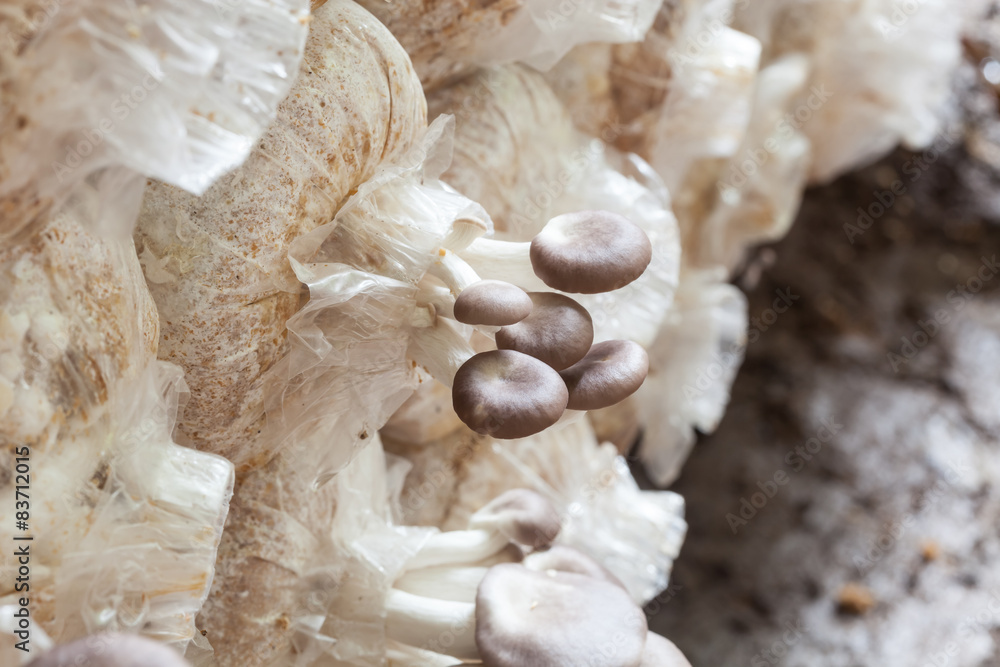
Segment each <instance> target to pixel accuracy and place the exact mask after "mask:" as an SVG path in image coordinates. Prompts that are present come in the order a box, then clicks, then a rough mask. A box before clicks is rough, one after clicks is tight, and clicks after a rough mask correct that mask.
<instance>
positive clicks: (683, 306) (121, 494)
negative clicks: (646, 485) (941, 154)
mask: <svg viewBox="0 0 1000 667" xmlns="http://www.w3.org/2000/svg"><path fill="white" fill-rule="evenodd" d="M893 2H894V0H870V1H869V2H866V3H862V4H864V7H863V8H861V9H858V8H856V7H854V5H856V4H858V3H856V2H848V1H846V0H810V1H809V2H804V3H798V4H802V5H803V6H804V7H805V6H806V5H808V7H805V9H804V13H803V18H804V19H805V20H803V21H789V20H788V18H789V17H788V16H787V11H786V10H787V9H788V8H787V7H785V5H788V4H795V3H751V5H752V6H751V5H748V6H741V7H736V5H737V4H739V5H744V4H746V3H735V2H734V0H665V1H664V0H634V1H630V2H627V3H618V4H616V5H615V6H614V7H611V6H610V5H609V3H590V4H587V3H584V4H583V5H580V6H578V7H575V8H573V9H574V11H572V12H569V13H568V14H567V13H566V12H565V11H564V9H565V7H564V5H565V3H561V4H560V0H499V1H498V2H495V3H479V4H478V5H477V4H476V3H471V4H470V3H468V2H466V1H465V0H394V2H392V3H385V2H381V1H378V2H376V1H375V0H359V2H355V0H311V1H310V0H245V1H240V0H225V1H216V2H204V1H202V0H144V2H142V3H136V2H131V1H130V0H74V2H65V3H59V2H56V3H44V2H41V0H6V2H5V5H4V10H3V11H0V32H2V33H3V34H4V35H5V37H6V38H5V39H3V40H0V210H2V211H3V216H2V217H0V239H2V241H3V243H2V247H0V471H2V470H10V469H13V468H14V467H15V466H14V464H15V462H16V463H17V464H18V466H17V467H18V468H21V466H27V467H30V473H31V479H32V480H33V481H35V482H37V481H39V480H41V481H44V484H35V485H34V487H33V488H31V489H30V498H31V501H32V502H31V511H30V517H28V519H30V520H28V519H26V520H25V521H24V524H27V525H28V526H29V528H27V529H25V528H20V527H18V523H16V522H15V520H14V519H15V514H17V515H18V520H19V521H20V513H21V512H22V510H21V509H20V508H19V507H17V505H16V503H15V501H16V500H19V497H18V496H17V495H15V494H20V493H22V490H21V488H20V484H21V482H20V481H17V479H16V478H15V476H14V475H4V474H0V541H4V542H5V543H6V542H11V540H12V539H13V538H14V537H15V536H18V537H19V536H21V535H22V534H23V533H28V534H30V539H31V540H32V542H31V545H32V552H31V567H32V572H31V582H30V583H31V586H30V591H28V590H25V591H24V592H23V593H22V592H21V591H20V590H15V587H14V586H13V582H14V581H15V576H19V573H20V572H21V566H22V564H21V563H20V562H19V561H18V560H17V558H18V557H17V556H16V555H15V554H14V552H13V551H11V550H4V552H3V553H0V634H3V635H4V636H7V635H9V632H8V631H9V630H10V629H11V628H12V627H14V625H13V624H12V619H17V627H18V628H22V627H24V626H23V625H22V623H28V626H27V628H26V629H24V630H21V629H18V630H17V631H16V632H17V634H18V637H19V638H20V635H21V634H22V633H23V634H30V635H31V649H32V653H31V655H27V654H25V655H21V654H20V653H21V649H19V648H14V646H16V645H15V644H13V643H12V642H7V641H5V642H3V643H2V644H0V664H4V665H6V664H15V663H16V664H26V663H27V662H28V660H29V659H35V658H37V659H36V660H35V662H34V663H32V667H62V666H63V665H69V664H74V665H76V664H89V665H91V667H138V665H143V666H144V667H182V665H185V664H186V663H185V660H187V661H190V662H191V663H194V664H196V665H198V666H199V667H203V666H208V665H211V666H212V667H286V666H290V665H296V666H306V665H327V664H336V665H351V666H353V667H367V666H369V665H373V664H379V665H381V664H385V663H386V661H388V662H389V665H390V667H416V666H417V665H425V666H426V665H435V666H437V665H440V666H441V667H454V666H455V664H456V663H457V662H460V661H461V662H462V663H463V664H468V663H469V662H479V663H482V664H486V665H487V666H493V667H496V666H502V667H506V666H507V665H515V664H516V665H538V666H541V667H544V666H546V665H560V666H561V665H574V666H575V665H609V666H610V665H620V666H624V667H652V666H653V665H659V666H661V667H663V666H667V667H674V666H675V665H684V664H686V661H685V660H684V658H683V656H681V655H680V654H679V652H678V651H677V650H676V648H675V647H674V646H673V645H672V644H670V643H669V642H667V641H666V640H663V639H662V638H659V637H657V636H655V635H651V634H648V628H647V626H646V623H645V621H644V619H643V617H642V614H641V606H642V605H643V604H645V603H646V602H647V601H649V600H651V599H653V598H654V597H655V596H656V595H657V594H658V593H659V592H660V591H662V590H663V589H664V588H665V587H666V585H667V583H668V581H669V577H670V572H671V567H672V564H673V561H674V559H675V558H676V557H677V555H678V552H679V549H680V544H681V543H682V541H683V538H684V534H685V530H686V524H685V522H684V520H683V499H682V498H681V497H680V496H678V495H677V494H674V493H671V492H668V491H651V490H645V491H643V490H640V489H639V486H638V484H637V483H636V482H635V479H634V478H633V477H632V474H631V471H630V467H629V465H628V463H627V462H626V461H625V459H624V458H623V457H622V456H620V455H619V453H620V452H622V451H624V450H625V449H626V448H628V447H631V446H632V445H634V444H635V442H636V434H637V433H638V432H639V430H640V429H642V433H643V440H642V448H643V449H642V450H641V451H640V455H639V461H640V462H641V463H642V464H643V465H644V467H645V471H646V473H647V475H648V477H649V478H650V479H652V480H653V482H654V483H655V484H658V485H660V486H664V485H666V484H667V483H668V482H670V481H671V479H673V478H674V477H675V476H676V474H677V471H678V470H679V467H680V465H681V464H682V463H683V459H684V457H685V456H686V454H687V451H688V450H689V448H690V446H691V445H692V444H693V443H694V441H695V430H696V429H697V430H698V431H701V432H708V431H711V430H712V429H714V428H715V426H716V425H717V424H718V421H719V419H720V418H721V416H722V413H723V408H724V407H725V404H726V402H727V400H728V386H729V384H730V382H731V380H732V377H733V375H734V374H735V372H736V368H737V367H738V365H739V361H740V359H741V355H742V348H743V345H744V343H745V339H746V325H747V319H746V315H747V313H746V304H745V301H744V300H743V297H742V295H741V294H740V292H739V291H738V290H737V289H736V288H735V287H733V286H732V285H730V284H729V283H728V280H729V271H730V270H731V269H733V268H734V267H735V266H737V264H738V263H739V262H740V261H741V257H742V256H743V254H744V252H745V249H746V247H747V246H748V244H750V243H752V242H756V241H761V240H764V239H772V238H776V237H778V236H780V235H781V234H783V233H784V232H785V230H786V229H787V227H788V225H789V224H790V222H791V220H792V218H793V217H794V211H795V208H796V206H797V203H798V200H799V197H800V195H801V191H802V189H803V187H804V184H805V183H807V182H809V181H817V180H822V179H825V178H828V177H831V176H832V175H834V174H836V173H840V172H842V171H843V170H845V169H847V168H848V167H850V166H852V165H854V164H858V163H859V162H862V161H866V160H869V159H870V158H872V157H874V155H875V153H877V152H880V151H883V150H886V149H887V148H888V147H889V145H890V144H892V143H894V142H895V141H896V140H897V139H899V138H902V139H904V140H905V142H906V143H907V145H908V146H909V147H910V148H915V149H916V148H920V147H922V146H927V145H929V142H930V139H931V138H932V136H933V135H934V134H935V133H936V131H937V128H938V123H937V122H936V121H935V120H934V118H933V114H932V113H931V111H932V107H933V106H934V104H933V103H935V102H936V101H937V100H939V98H941V97H942V96H943V94H944V91H946V90H947V87H946V86H945V84H946V83H947V81H946V77H945V74H946V72H945V70H947V69H950V68H951V66H952V65H951V63H952V62H953V61H954V60H956V59H957V58H958V54H959V52H960V41H959V40H958V37H957V33H956V30H957V27H956V25H955V24H956V21H957V15H958V13H959V11H960V10H956V11H953V8H952V7H951V6H950V5H948V3H947V2H946V1H945V0H926V1H925V2H924V3H923V7H922V9H921V12H919V13H918V14H917V15H915V16H913V17H911V19H912V20H908V21H907V22H906V25H903V26H896V27H895V28H894V29H893V30H892V34H891V39H885V37H886V35H883V34H879V32H880V30H879V27H878V21H876V20H875V19H876V18H877V17H878V16H879V15H881V14H887V13H888V12H889V11H890V10H891V8H892V3H893ZM610 4H615V3H610ZM42 5H45V6H44V7H43V6H42ZM365 6H368V7H370V8H371V13H369V11H368V10H366V9H365ZM855 9H858V11H855ZM654 15H655V21H654ZM727 17H728V18H727ZM553 18H554V19H556V20H555V22H554V23H553V22H551V21H550V20H549V19H553ZM945 19H947V20H945ZM545 23H547V24H548V25H547V28H545V29H543V27H542V26H543V24H545ZM651 23H652V26H651V25H650V24H651ZM792 23H795V24H796V25H791V24H792ZM728 24H732V27H726V25H728ZM790 25H791V29H786V28H789V26H790ZM779 28H780V30H779ZM624 42H629V43H624ZM574 45H580V46H579V47H578V48H574V49H573V51H572V52H571V53H569V54H566V51H567V49H569V48H570V47H573V46H574ZM890 45H897V46H890ZM935 46H936V47H937V48H932V47H935ZM832 47H836V48H832ZM564 54H566V55H567V57H566V58H563V59H562V61H561V62H560V63H559V64H558V65H557V66H556V67H554V68H552V69H550V70H549V71H548V72H544V73H543V72H542V71H540V69H539V67H542V66H543V65H552V64H553V63H554V61H555V60H556V59H558V58H559V57H560V56H563V55H564ZM939 55H940V57H938V56H939ZM932 61H933V62H932ZM845 63H846V64H847V65H850V66H845ZM859 63H863V65H864V67H861V68H860V69H859V67H857V65H858V64H859ZM855 70H857V71H861V70H863V72H862V74H863V76H855V74H856V73H857V72H856V71H855ZM890 75H891V80H890ZM827 89H830V90H832V91H833V92H834V95H833V96H832V98H831V99H830V100H826V99H825V97H826V94H825V92H824V91H826V90H827ZM872 90H877V91H879V94H878V95H874V96H873V95H871V94H870V93H871V91H872ZM821 98H822V99H821ZM848 112H849V113H848ZM802 114H805V115H807V116H808V119H804V117H802V116H801V115H802ZM792 119H794V122H793V121H792ZM845 119H847V120H848V121H852V122H845ZM429 121H430V122H429ZM853 121H858V122H853ZM776 129H777V130H778V132H777V134H776ZM761 147H763V149H762V148H761ZM772 148H773V149H774V150H772ZM810 155H811V156H810ZM755 156H763V157H764V158H766V159H764V162H763V163H761V161H760V160H759V159H756V158H755ZM487 237H489V238H487ZM625 339H627V340H625ZM647 350H648V356H647ZM647 373H648V379H647V377H646V376H647ZM640 385H642V386H640ZM183 394H187V396H188V397H189V398H186V399H185V400H184V401H181V400H180V397H181V395H183ZM389 420H392V421H391V422H389ZM387 422H389V424H388V426H387ZM613 433H614V434H616V435H612V434H613ZM393 440H395V442H393ZM383 441H384V442H385V443H386V445H387V449H386V450H383V449H382V443H383ZM612 443H613V444H612ZM616 446H617V449H616ZM25 451H27V452H28V453H27V454H24V453H23V452H25ZM387 453H388V455H387ZM22 459H26V460H25V461H22ZM29 464H30V465H29ZM20 474H21V473H20V469H19V470H18V477H19V476H20ZM522 487H527V488H530V489H534V491H527V490H525V489H524V488H522ZM23 512H24V514H25V515H28V514H29V512H28V511H27V510H23ZM22 525H23V524H22ZM573 549H577V550H578V551H574V550H573ZM25 567H27V566H25ZM24 598H27V602H26V603H22V602H21V600H22V599H24ZM22 607H24V608H26V609H28V610H29V611H30V616H31V618H30V619H23V620H21V614H20V612H19V611H18V612H15V611H14V610H15V609H16V610H20V609H21V608H22ZM15 613H17V614H18V615H17V616H14V615H13V614H15ZM29 630H30V632H29ZM120 633H136V634H144V635H146V637H147V639H141V638H138V637H131V636H129V637H126V636H123V635H122V634H120ZM81 638H83V639H81ZM149 638H155V640H156V642H158V643H151V640H150V639H149ZM25 641H26V640H25ZM52 646H56V647H57V648H55V649H52ZM182 655H183V656H184V657H183V658H182V657H181V656H182ZM11 656H13V657H11Z"/></svg>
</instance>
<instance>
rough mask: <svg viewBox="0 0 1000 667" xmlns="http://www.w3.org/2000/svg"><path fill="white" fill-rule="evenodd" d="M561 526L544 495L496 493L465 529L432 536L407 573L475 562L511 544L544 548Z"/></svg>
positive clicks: (516, 492) (520, 492) (512, 491)
mask: <svg viewBox="0 0 1000 667" xmlns="http://www.w3.org/2000/svg"><path fill="white" fill-rule="evenodd" d="M561 525H562V522H561V520H560V517H559V514H558V513H557V512H556V509H555V507H553V506H552V503H550V502H549V501H548V500H547V499H546V498H545V497H544V496H542V495H540V494H538V493H536V492H534V491H529V490H528V489H511V490H510V491H505V492H504V493H502V494H500V495H499V496H497V497H496V498H494V499H493V500H492V501H490V502H489V503H487V504H486V505H484V506H483V507H482V509H480V510H479V511H477V512H476V513H475V514H473V515H472V516H471V517H470V518H469V529H468V530H451V531H448V532H444V533H436V534H435V535H432V536H431V537H430V538H429V539H428V540H427V542H426V543H424V545H423V547H421V549H420V551H418V552H417V553H416V554H415V555H414V556H413V557H412V558H411V559H410V560H409V561H407V563H406V569H407V570H415V569H418V568H427V567H434V566H439V565H453V564H456V563H475V562H476V561H480V560H483V559H485V558H488V557H489V556H492V555H494V554H496V553H498V552H500V551H501V550H502V549H503V548H504V547H506V546H507V545H509V544H511V543H514V544H520V545H523V546H526V547H529V548H539V547H543V546H547V545H549V544H551V543H552V541H553V540H555V538H556V536H557V535H558V534H559V529H560V527H561Z"/></svg>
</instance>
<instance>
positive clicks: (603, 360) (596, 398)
mask: <svg viewBox="0 0 1000 667" xmlns="http://www.w3.org/2000/svg"><path fill="white" fill-rule="evenodd" d="M648 372H649V355H647V354H646V350H644V349H643V348H642V346H641V345H639V344H638V343H634V342H632V341H630V340H607V341H604V342H603V343H598V344H597V345H595V346H593V347H592V348H590V352H588V353H587V356H585V357H584V358H583V359H581V360H580V361H578V362H576V363H575V364H573V365H572V366H570V367H569V368H567V369H566V370H564V371H562V372H561V373H559V375H561V376H562V379H563V380H565V382H566V387H567V389H569V403H568V404H567V407H568V408H569V409H570V410H599V409H600V408H606V407H608V406H609V405H614V404H615V403H617V402H619V401H622V400H625V399H626V398H628V397H629V396H630V395H632V394H633V393H634V392H635V390H636V389H638V388H639V387H640V386H642V383H643V381H644V380H645V379H646V374H647V373H648Z"/></svg>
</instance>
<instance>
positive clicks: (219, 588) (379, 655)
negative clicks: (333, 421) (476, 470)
mask: <svg viewBox="0 0 1000 667" xmlns="http://www.w3.org/2000/svg"><path fill="white" fill-rule="evenodd" d="M312 477H313V476H312V473H311V471H309V470H306V469H303V468H301V467H299V466H298V465H296V464H294V463H292V462H290V461H288V460H286V459H285V456H284V453H282V454H279V455H278V456H277V457H276V458H274V459H272V460H271V462H270V463H269V464H268V465H267V466H265V467H264V468H260V469H258V470H255V471H253V472H251V473H250V474H249V475H248V476H247V477H246V479H244V480H242V481H241V482H240V485H239V488H238V489H237V491H236V494H235V496H234V497H233V502H232V508H233V509H232V512H231V513H230V517H229V520H228V521H227V523H226V530H225V533H224V534H223V538H222V544H221V545H220V547H219V564H218V576H217V579H216V582H215V584H214V585H213V588H212V593H211V595H210V596H209V599H208V602H207V603H206V605H205V607H204V609H203V610H202V613H201V615H200V616H199V618H198V627H199V628H200V629H201V630H203V631H204V632H205V634H206V638H207V639H208V641H209V642H210V643H211V644H212V648H213V649H214V650H213V653H212V654H211V655H210V657H203V658H202V659H203V660H204V662H203V663H201V664H203V665H206V666H207V665H212V666H213V667H260V666H263V665H302V666H304V665H315V664H322V665H356V666H358V667H376V666H378V665H382V664H383V661H384V659H385V653H386V647H385V628H384V625H385V618H384V614H385V595H386V592H387V591H388V589H389V587H390V586H391V585H392V582H393V580H394V579H395V578H396V576H397V574H398V573H399V571H400V570H401V569H402V567H403V564H404V563H405V562H406V561H407V560H408V559H409V558H410V557H411V556H412V555H413V554H414V553H415V552H416V551H417V550H418V549H419V548H420V546H421V545H422V544H423V542H424V540H426V538H427V536H428V535H429V534H430V533H431V532H432V531H431V530H430V529H427V528H406V527H398V526H394V525H393V523H392V505H393V498H394V497H395V496H396V495H398V486H399V484H400V483H401V480H402V475H401V474H398V473H396V472H395V469H394V468H393V467H390V469H389V471H388V473H387V469H386V461H385V457H384V455H383V452H382V447H381V443H380V441H379V438H378V434H377V433H373V434H372V436H371V438H369V440H368V442H367V443H366V445H365V447H364V448H362V449H361V451H360V452H358V453H357V455H356V456H355V457H354V458H353V459H352V461H351V462H350V463H348V464H347V465H346V466H345V467H344V468H343V469H342V470H341V471H340V473H339V474H338V475H336V477H334V478H333V479H332V480H331V481H330V483H328V484H326V485H324V486H323V487H321V488H318V489H317V488H315V486H314V485H313V484H312ZM196 652H197V653H199V654H200V655H202V656H204V654H203V653H200V651H196V650H193V651H189V653H188V655H189V657H194V655H195V653H196Z"/></svg>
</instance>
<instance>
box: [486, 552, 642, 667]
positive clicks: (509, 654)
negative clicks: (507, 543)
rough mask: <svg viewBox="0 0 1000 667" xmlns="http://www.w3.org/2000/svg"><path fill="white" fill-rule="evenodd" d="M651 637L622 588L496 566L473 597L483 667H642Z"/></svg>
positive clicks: (587, 579)
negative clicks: (474, 599)
mask: <svg viewBox="0 0 1000 667" xmlns="http://www.w3.org/2000/svg"><path fill="white" fill-rule="evenodd" d="M647 631H648V628H647V626H646V617H645V615H644V614H643V613H642V610H641V609H639V607H638V606H637V605H636V604H635V602H633V601H632V598H631V597H629V595H628V593H626V592H625V591H624V590H623V589H622V588H620V587H619V586H616V585H614V584H612V583H608V582H607V581H603V580H601V579H594V578H592V577H587V576H584V575H580V574H575V573H571V572H560V571H557V570H548V571H545V572H535V571H534V570H529V569H528V568H526V567H524V566H523V565H516V564H506V565H495V566H493V567H492V568H490V570H489V572H487V573H486V576H485V577H484V578H483V581H482V583H481V584H479V591H478V593H477V594H476V646H477V647H478V649H479V655H480V657H481V658H482V660H483V664H484V665H485V666H486V667H523V666H524V665H531V666H532V667H565V666H566V665H589V666H592V667H639V665H640V662H641V660H642V652H643V646H644V644H645V642H646V633H647Z"/></svg>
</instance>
